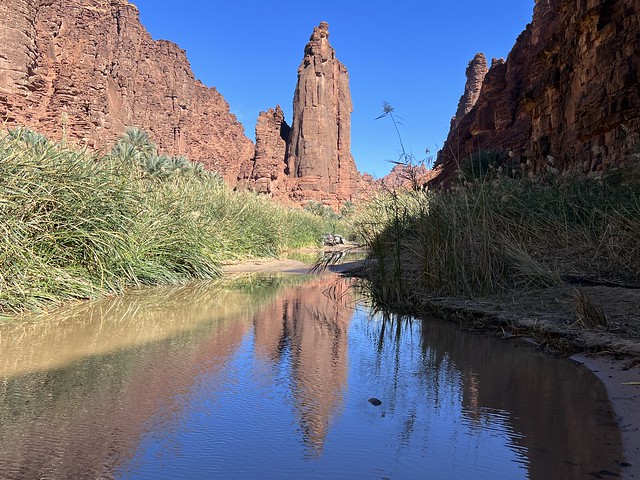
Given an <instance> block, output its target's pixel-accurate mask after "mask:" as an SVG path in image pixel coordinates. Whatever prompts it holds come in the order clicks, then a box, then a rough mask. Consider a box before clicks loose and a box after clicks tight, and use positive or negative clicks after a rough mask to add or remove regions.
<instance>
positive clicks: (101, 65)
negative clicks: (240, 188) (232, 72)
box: [0, 0, 253, 182]
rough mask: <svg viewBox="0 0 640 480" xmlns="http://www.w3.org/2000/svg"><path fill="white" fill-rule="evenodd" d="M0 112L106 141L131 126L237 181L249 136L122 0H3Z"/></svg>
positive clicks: (52, 130) (47, 130)
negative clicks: (152, 35) (148, 30)
mask: <svg viewBox="0 0 640 480" xmlns="http://www.w3.org/2000/svg"><path fill="white" fill-rule="evenodd" d="M0 17H2V19H3V20H2V23H3V25H2V27H3V28H2V29H0V121H2V122H4V121H6V122H7V123H6V125H7V126H8V127H12V126H15V125H26V126H29V127H31V128H34V129H36V130H38V131H40V132H42V133H44V134H46V135H48V136H51V137H53V138H60V137H61V135H62V131H63V129H66V132H67V133H68V135H69V137H71V138H72V139H76V140H78V141H79V142H81V143H84V144H87V145H88V146H90V147H94V148H103V147H108V146H110V145H111V144H113V143H114V141H115V140H116V138H117V137H118V136H119V135H120V134H121V133H122V132H124V130H125V129H126V127H130V126H136V127H139V128H142V129H144V130H147V131H149V133H150V134H151V136H152V138H153V140H154V141H155V142H156V143H157V144H158V146H159V148H160V151H161V152H162V153H168V154H172V155H177V154H184V155H187V156H188V157H189V158H191V159H192V160H196V161H199V162H201V163H203V164H204V165H205V166H206V167H207V168H209V169H211V170H215V171H218V172H219V173H220V174H222V176H223V177H224V178H225V179H226V180H228V181H231V182H235V181H236V178H237V176H238V174H239V169H240V165H241V162H242V161H248V160H249V159H250V158H251V156H252V155H253V144H252V142H251V141H250V140H249V139H248V138H246V136H245V135H244V132H243V128H242V125H240V123H238V121H237V120H236V118H235V116H234V115H232V114H231V113H230V112H229V106H228V104H227V103H226V102H225V100H224V98H222V96H221V95H220V94H219V93H218V92H217V91H216V90H215V89H214V88H207V87H205V86H204V85H203V84H202V83H201V82H199V81H197V80H196V79H195V78H194V75H193V73H192V71H191V68H190V66H189V62H188V60H187V58H186V55H185V52H184V51H183V50H181V49H180V48H179V47H177V46H176V45H174V44H173V43H170V42H167V41H162V40H160V41H154V40H153V39H152V38H151V36H150V35H149V33H148V32H147V31H146V30H145V29H144V27H143V26H142V25H141V24H140V20H139V14H138V10H137V9H136V7H135V6H134V5H132V4H130V3H129V2H128V1H126V0H67V1H62V0H3V1H2V3H0Z"/></svg>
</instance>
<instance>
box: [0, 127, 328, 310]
mask: <svg viewBox="0 0 640 480" xmlns="http://www.w3.org/2000/svg"><path fill="white" fill-rule="evenodd" d="M125 143H126V142H125ZM131 143H132V142H129V145H128V146H127V145H122V142H120V143H119V145H118V146H116V148H114V150H113V151H112V152H111V153H110V154H108V155H104V156H96V155H95V154H92V153H90V152H88V151H85V150H81V149H72V148H66V147H64V146H61V145H59V144H56V143H53V142H49V141H47V140H46V138H44V137H42V136H41V135H38V134H35V133H34V132H31V131H28V130H17V131H13V132H11V133H10V134H7V135H4V136H2V137H0V179H1V180H0V314H2V313H4V314H7V313H16V312H20V311H23V310H33V309H41V308H43V307H46V306H50V305H56V304H59V303H61V302H64V301H68V300H72V299H84V298H92V297H96V296H100V295H105V294H111V293H118V292H121V291H122V290H123V289H124V288H127V287H129V286H132V285H142V284H167V283H179V282H182V281H185V280H187V279H191V278H212V277H216V276H219V275H220V274H221V268H220V264H221V262H223V261H225V260H230V259H239V258H243V257H255V256H274V255H277V254H278V253H279V252H280V251H281V250H283V249H290V248H296V247H301V246H308V245H317V244H318V242H319V239H320V238H321V235H322V233H324V232H325V231H326V229H327V228H329V226H328V225H327V224H326V221H325V220H323V219H322V218H320V217H318V216H315V215H312V214H310V213H307V212H303V211H301V210H296V209H290V208H285V207H282V206H278V205H276V204H274V203H272V202H270V201H269V200H267V199H264V198H261V197H258V196H256V195H253V194H250V193H237V192H233V191H231V190H230V189H229V188H228V187H226V186H225V185H224V184H223V183H222V182H221V180H220V177H219V176H217V175H215V174H210V173H207V172H204V171H203V170H202V169H201V168H198V167H197V166H195V167H194V164H192V163H190V162H188V161H186V160H184V159H180V158H178V159H171V158H160V160H158V158H157V154H156V153H155V146H151V147H150V148H149V149H148V150H147V151H145V150H144V148H141V147H140V146H136V145H133V146H131ZM143 143H144V142H143ZM141 152H142V153H141ZM154 159H155V160H154Z"/></svg>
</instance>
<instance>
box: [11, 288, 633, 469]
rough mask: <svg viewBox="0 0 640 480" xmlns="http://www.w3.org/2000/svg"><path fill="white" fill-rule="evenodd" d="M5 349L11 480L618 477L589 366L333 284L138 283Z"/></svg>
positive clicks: (14, 332) (18, 326) (616, 450)
mask: <svg viewBox="0 0 640 480" xmlns="http://www.w3.org/2000/svg"><path fill="white" fill-rule="evenodd" d="M0 352H2V354H1V357H0V478H8V479H14V478H16V479H22V478H148V479H159V478H167V479H179V478H185V479H187V478H189V479H191V478H225V479H226V478H238V479H248V478H295V479H298V478H327V479H334V478H363V479H369V478H371V479H374V478H379V479H383V478H397V479H409V478H429V479H485V478H486V479H492V480H493V479H509V480H514V479H526V478H530V479H549V480H554V479H558V480H560V479H563V480H567V479H585V478H597V474H598V472H602V473H600V475H601V476H602V475H605V477H604V478H610V477H608V476H606V473H610V474H615V473H619V471H620V469H619V467H618V466H617V463H616V461H619V460H620V459H622V451H621V437H620V432H619V430H618V428H617V426H616V424H615V422H614V414H613V412H612V409H611V405H610V404H609V401H608V399H607V396H606V393H605V390H604V387H603V385H602V384H601V383H600V381H599V380H598V379H597V378H596V377H595V376H594V375H592V374H591V373H590V372H589V371H588V370H586V369H585V368H584V367H582V366H580V365H577V364H575V363H574V362H571V361H569V360H564V359H553V358H549V357H547V356H544V355H541V354H538V353H536V352H534V351H532V349H531V348H530V347H529V346H526V345H523V344H520V343H513V342H512V341H506V342H505V341H499V340H496V339H492V338H485V337H481V336H475V335H472V334H467V333H464V332H460V331H459V330H458V329H457V328H456V327H455V326H454V325H452V324H448V323H441V322H436V321H429V322H424V323H423V322H419V321H416V320H399V319H397V318H393V317H391V318H388V317H387V318H385V317H384V316H383V315H380V314H379V315H370V313H369V309H368V308H367V307H366V306H365V305H363V304H362V303H360V302H359V301H358V300H357V298H355V294H354V290H353V289H350V288H348V283H347V281H345V280H341V279H338V278H337V277H332V276H322V277H317V276H316V277H307V278H305V277H299V276H298V277H268V276H267V277H256V276H252V277H243V278H240V279H237V280H235V281H233V282H230V283H227V284H221V283H217V282H213V283H201V284H196V285H191V286H186V287H180V288H172V289H153V290H140V291H135V292H131V293H130V294H128V295H126V296H124V297H122V298H117V299H106V300H102V301H99V302H93V303H90V304H80V305H76V306H73V307H70V308H66V309H64V310H61V311H58V312H55V314H53V315H50V316H46V317H39V318H31V319H25V320H24V321H21V322H16V321H13V322H11V323H4V324H0ZM372 397H375V398H377V399H379V400H380V401H381V402H382V404H381V405H380V406H377V407H376V406H374V405H372V404H371V403H369V402H368V399H369V398H372Z"/></svg>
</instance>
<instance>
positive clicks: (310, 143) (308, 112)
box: [287, 22, 356, 196]
mask: <svg viewBox="0 0 640 480" xmlns="http://www.w3.org/2000/svg"><path fill="white" fill-rule="evenodd" d="M352 110H353V107H352V104H351V93H350V90H349V74H348V73H347V69H346V67H345V66H344V65H343V64H342V63H341V62H340V61H339V60H338V59H337V58H336V55H335V51H334V49H333V48H332V47H331V45H330V44H329V25H328V24H327V23H326V22H322V23H320V25H319V26H317V27H316V28H314V30H313V34H312V35H311V38H310V39H309V43H308V44H307V46H306V47H305V49H304V58H303V60H302V63H301V64H300V67H299V68H298V85H297V86H296V91H295V95H294V99H293V125H292V128H291V137H290V142H289V146H288V149H287V163H288V165H289V171H290V172H291V174H292V175H293V176H294V177H295V178H298V179H301V185H303V187H304V188H303V189H311V190H313V189H317V190H323V191H326V192H329V193H333V194H337V195H339V196H348V195H349V193H350V190H351V177H352V176H353V174H354V173H355V171H356V167H355V163H354V161H353V158H352V156H351V152H350V145H351V111H352Z"/></svg>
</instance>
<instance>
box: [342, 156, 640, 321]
mask: <svg viewBox="0 0 640 480" xmlns="http://www.w3.org/2000/svg"><path fill="white" fill-rule="evenodd" d="M493 157H494V155H493V154H488V155H485V156H482V157H478V158H477V159H476V163H478V164H481V165H484V164H485V163H486V171H485V173H484V175H483V176H481V178H474V177H475V175H474V176H467V177H466V178H469V179H470V180H468V181H462V182H461V183H460V184H459V185H457V186H455V187H453V188H452V189H451V190H449V191H428V190H422V189H416V190H413V191H405V192H401V193H398V192H386V193H383V194H380V195H379V196H378V197H377V198H375V199H373V201H372V202H371V203H369V204H368V205H365V206H362V207H361V208H360V209H359V211H358V212H356V214H355V217H354V229H355V231H356V232H357V235H358V236H359V237H360V239H361V240H362V241H363V242H364V243H366V244H367V245H368V246H369V247H370V248H371V258H372V260H373V261H372V262H371V267H372V268H371V270H372V282H373V287H374V290H375V291H374V294H375V296H376V297H377V300H378V301H379V302H380V303H382V304H384V305H390V306H394V307H395V308H399V309H411V308H412V306H415V305H417V304H419V303H420V297H421V296H424V294H425V293H430V294H439V295H461V296H469V297H474V296H484V295H492V294H497V293H501V292H507V291H517V290H528V289H532V288H538V287H545V286H551V285H556V284H560V283H562V282H563V281H564V280H565V279H568V278H582V279H590V280H598V279H603V278H605V279H609V280H614V281H618V282H637V281H640V242H638V238H640V182H637V181H635V182H634V181H630V178H633V177H632V176H630V175H628V174H624V173H620V172H613V173H612V174H611V175H609V176H607V177H605V178H602V179H590V178H585V177H573V178H563V177H560V176H558V175H551V176H549V177H548V178H543V179H539V180H538V181H536V182H532V181H529V180H525V179H516V178H512V177H511V176H510V173H509V174H508V175H507V174H506V173H507V172H505V173H500V172H499V171H498V170H497V169H496V168H494V167H491V166H490V165H491V161H488V162H485V160H486V159H491V158H493ZM591 316H592V315H587V314H585V315H584V317H591Z"/></svg>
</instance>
